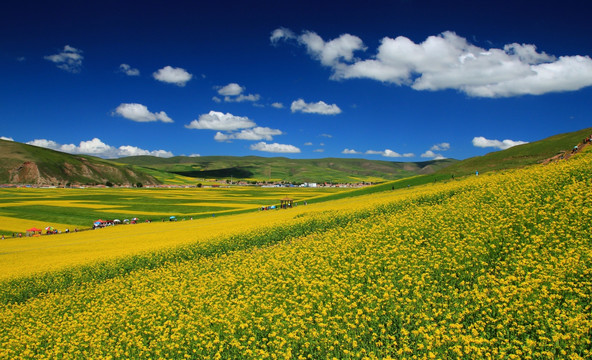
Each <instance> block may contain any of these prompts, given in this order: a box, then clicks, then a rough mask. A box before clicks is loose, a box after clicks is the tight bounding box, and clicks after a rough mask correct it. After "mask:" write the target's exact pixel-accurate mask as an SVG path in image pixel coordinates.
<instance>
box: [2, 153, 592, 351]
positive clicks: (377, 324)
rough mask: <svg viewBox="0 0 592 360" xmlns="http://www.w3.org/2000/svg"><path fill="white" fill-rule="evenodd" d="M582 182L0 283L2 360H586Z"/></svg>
mask: <svg viewBox="0 0 592 360" xmlns="http://www.w3.org/2000/svg"><path fill="white" fill-rule="evenodd" d="M591 168H592V156H591V155H590V153H587V154H586V153H584V154H580V155H577V156H574V157H573V158H572V159H571V160H570V161H568V162H560V163H556V164H550V165H546V166H534V167H531V168H527V169H523V170H516V171H507V172H505V173H498V174H493V175H486V176H483V175H481V176H478V177H477V176H474V177H471V178H466V179H462V180H456V181H449V182H439V183H435V184H430V185H425V186H418V187H411V188H409V189H403V190H397V191H387V192H383V193H377V194H373V195H368V196H364V197H356V198H350V199H343V200H338V201H334V202H330V203H322V204H315V205H310V206H307V207H304V206H301V207H298V208H294V209H290V210H286V211H278V212H260V213H256V214H243V215H240V216H245V218H244V219H243V220H244V224H245V226H244V227H240V226H236V227H235V228H234V230H233V231H231V232H225V231H221V230H219V229H216V228H215V227H214V228H208V229H207V230H204V231H202V233H204V234H205V236H204V237H203V238H199V239H198V238H192V236H193V235H192V234H193V233H194V232H199V231H200V228H199V226H197V224H199V223H198V222H197V221H196V222H186V223H185V224H188V225H187V226H190V225H196V226H195V227H193V228H191V227H188V228H185V229H183V231H180V232H178V233H177V232H175V231H173V230H167V229H166V228H165V227H164V226H165V224H162V225H159V226H161V227H158V228H157V227H154V228H153V229H154V231H153V232H154V233H156V234H158V233H160V232H162V236H161V237H162V239H163V240H162V241H165V238H167V239H170V241H171V244H170V246H161V247H158V248H157V249H148V250H146V251H145V252H141V253H130V254H129V255H127V256H123V257H115V256H114V255H108V256H107V257H104V258H103V257H100V256H99V257H98V258H97V259H98V260H97V261H91V260H93V259H94V258H93V256H94V255H93V254H92V252H89V253H88V254H87V255H86V257H85V258H81V259H79V260H76V261H73V262H72V263H71V264H70V265H68V264H66V265H64V266H63V267H62V268H60V269H59V270H54V269H51V268H47V271H46V272H44V273H35V274H34V276H33V275H32V274H28V273H20V274H15V276H13V277H11V278H10V279H6V280H4V282H3V283H2V284H1V285H2V286H1V287H0V289H1V290H0V295H1V296H0V298H1V299H2V305H0V328H2V329H3V331H2V332H0V358H2V359H4V358H6V359H12V358H33V359H34V358H39V359H42V358H79V359H88V358H95V359H96V358H106V359H107V358H110V359H128V358H141V359H145V358H153V359H158V358H163V359H183V358H194V359H220V358H222V359H241V358H244V359H265V358H271V359H275V358H279V359H298V358H310V359H347V358H360V359H362V358H368V359H375V358H381V359H383V358H396V359H403V358H416V359H436V358H442V359H448V358H467V359H473V358H474V359H481V358H484V359H487V358H492V359H498V358H503V359H506V358H507V359H529V358H531V359H543V358H544V359H552V358H557V359H560V358H561V359H563V358H570V359H581V358H584V359H586V358H591V357H592V343H591V339H592V227H591V226H590V224H592V209H591V207H592V201H591V199H590V194H591V193H592V191H591V189H592V174H591V173H590V169H591ZM249 216H250V217H249ZM228 218H229V219H230V218H231V217H230V216H229V217H228ZM203 220H206V219H203ZM210 220H212V219H210ZM243 220H241V221H243ZM229 221H230V220H229ZM238 222H239V220H237V224H238ZM185 224H184V225H185ZM154 225H156V224H154ZM220 226H222V227H228V226H226V225H223V224H220ZM231 226H232V225H231ZM145 228H146V229H148V228H149V226H148V225H146V226H145ZM169 229H170V228H169ZM103 234H105V238H106V239H108V238H109V237H110V236H111V233H107V232H105V233H103ZM208 234H209V236H208ZM70 235H72V236H81V235H80V234H69V236H70ZM113 235H114V234H113ZM129 236H130V238H131V237H133V235H131V234H130V235H129ZM148 236H149V234H148V233H142V234H137V237H138V240H137V241H138V244H137V246H138V247H141V245H139V244H140V242H141V239H142V238H148ZM154 236H155V237H157V235H154ZM179 238H187V240H186V241H185V240H178V239H179ZM106 241H109V240H106ZM132 241H136V240H132ZM151 241H156V240H151ZM148 242H150V241H148ZM79 246H82V245H81V244H79ZM89 246H90V247H91V248H92V247H96V246H97V244H96V243H95V244H93V245H89ZM99 247H100V246H99ZM64 249H68V246H65V247H64ZM0 255H2V256H4V255H5V254H4V253H2V254H0ZM56 256H57V255H56ZM0 259H2V258H1V257H0ZM85 259H86V260H85ZM89 259H90V260H89ZM30 261H31V262H32V261H34V260H30ZM4 271H8V272H10V269H9V268H5V269H4ZM41 293H44V294H43V295H40V294H41Z"/></svg>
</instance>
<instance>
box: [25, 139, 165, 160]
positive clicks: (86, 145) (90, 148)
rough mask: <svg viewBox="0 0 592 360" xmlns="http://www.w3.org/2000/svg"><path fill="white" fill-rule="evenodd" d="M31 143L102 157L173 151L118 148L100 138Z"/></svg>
mask: <svg viewBox="0 0 592 360" xmlns="http://www.w3.org/2000/svg"><path fill="white" fill-rule="evenodd" d="M27 144H29V145H34V146H39V147H44V148H47V149H52V150H56V151H61V152H66V153H70V154H86V155H93V156H98V157H102V158H108V159H113V158H118V157H123V156H136V155H151V156H157V157H172V156H173V153H172V152H170V151H165V150H153V151H149V150H144V149H141V148H138V147H136V146H130V145H122V146H120V147H118V148H116V147H114V146H111V145H107V144H105V143H104V142H102V141H101V140H100V139H98V138H94V139H92V140H88V141H81V142H80V144H79V145H74V144H63V145H61V144H58V143H57V142H55V141H53V140H47V139H35V140H32V141H29V142H27Z"/></svg>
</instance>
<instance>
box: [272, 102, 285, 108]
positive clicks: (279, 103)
mask: <svg viewBox="0 0 592 360" xmlns="http://www.w3.org/2000/svg"><path fill="white" fill-rule="evenodd" d="M271 107H274V108H276V109H283V108H284V104H282V103H281V102H274V103H273V104H271Z"/></svg>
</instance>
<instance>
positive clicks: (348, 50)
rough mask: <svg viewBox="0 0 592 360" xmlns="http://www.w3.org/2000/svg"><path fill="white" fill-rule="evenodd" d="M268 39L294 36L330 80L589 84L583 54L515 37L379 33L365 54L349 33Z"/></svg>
mask: <svg viewBox="0 0 592 360" xmlns="http://www.w3.org/2000/svg"><path fill="white" fill-rule="evenodd" d="M270 39H271V41H272V43H273V44H277V43H278V42H279V41H281V40H283V41H289V40H293V39H295V40H297V43H299V44H301V45H302V46H304V47H305V48H306V50H307V52H308V53H309V54H310V55H311V56H312V57H313V58H314V59H317V60H319V61H320V63H321V64H323V65H324V66H328V67H330V68H331V69H332V71H333V74H332V76H331V78H332V79H335V80H339V79H352V78H367V79H374V80H377V81H381V82H385V83H393V84H397V85H403V86H410V87H411V88H413V89H415V90H429V91H437V90H444V89H455V90H458V91H461V92H463V93H465V94H467V95H469V96H474V97H511V96H520V95H540V94H545V93H549V92H561V91H575V90H579V89H581V88H584V87H587V86H592V59H591V58H590V56H588V55H586V56H581V55H575V56H560V57H559V58H557V57H555V56H553V55H549V54H546V53H545V52H541V51H538V50H537V48H536V46H535V45H531V44H518V43H512V44H507V45H505V46H503V47H502V48H491V49H485V48H482V47H479V46H476V45H473V44H471V43H470V42H469V41H467V39H465V38H463V37H461V36H458V35H457V34H455V33H454V32H450V31H447V32H444V33H442V34H439V35H434V36H429V37H428V38H427V39H426V40H424V41H423V42H421V43H415V42H413V41H412V40H410V39H409V38H407V37H404V36H398V37H396V38H394V39H393V38H390V37H385V38H383V39H382V40H381V44H380V46H379V47H378V49H377V51H376V54H375V55H372V56H370V57H367V58H366V59H360V58H357V57H355V56H354V53H355V52H356V51H359V52H362V51H365V50H366V47H365V46H364V44H363V42H362V41H361V39H359V38H358V37H356V36H353V35H350V34H343V35H341V36H339V37H338V38H336V39H333V40H330V41H325V40H323V39H322V38H321V37H320V36H319V35H318V34H316V33H314V32H310V31H306V32H303V33H302V35H299V36H296V35H295V34H294V33H293V32H291V31H290V30H289V29H284V28H281V29H276V30H275V31H274V32H273V33H272V36H271V38H270Z"/></svg>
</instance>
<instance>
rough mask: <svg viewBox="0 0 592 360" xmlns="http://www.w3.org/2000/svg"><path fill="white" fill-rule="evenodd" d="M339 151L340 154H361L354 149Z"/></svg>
mask: <svg viewBox="0 0 592 360" xmlns="http://www.w3.org/2000/svg"><path fill="white" fill-rule="evenodd" d="M341 153H342V154H349V155H354V154H361V152H359V151H356V150H354V149H343V151H342V152H341Z"/></svg>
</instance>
